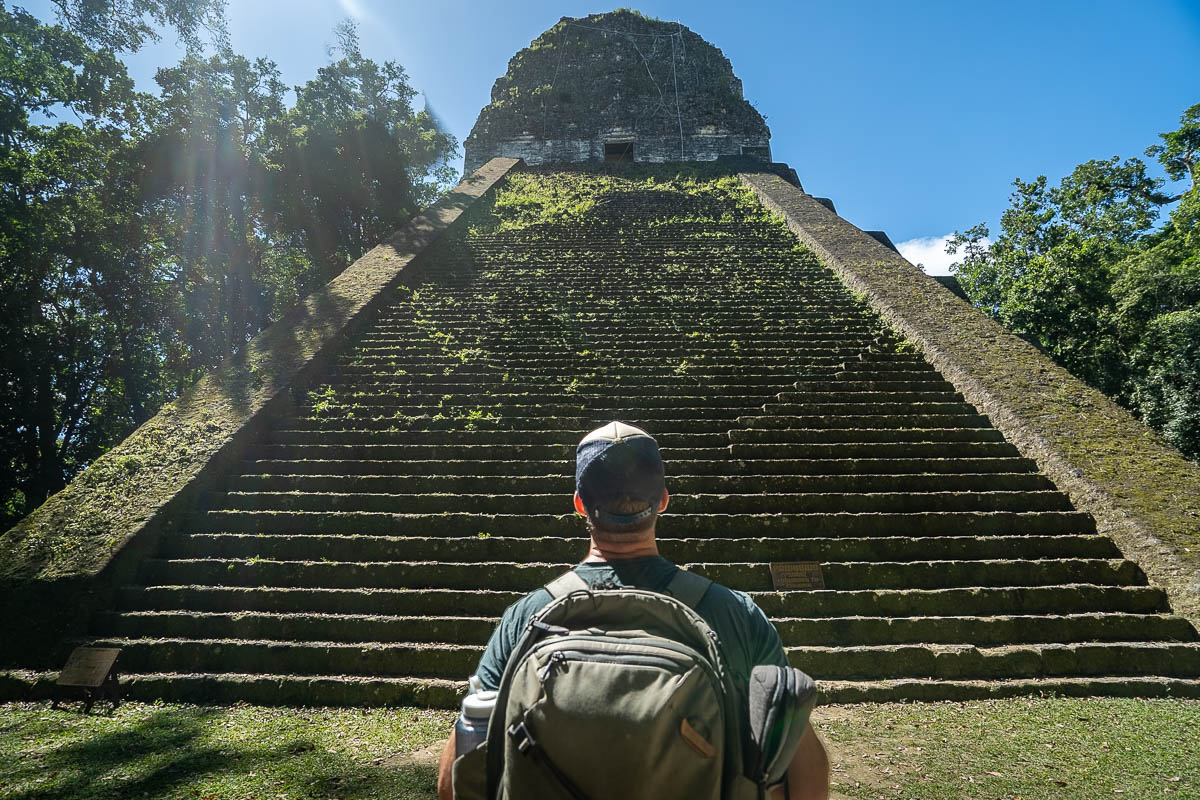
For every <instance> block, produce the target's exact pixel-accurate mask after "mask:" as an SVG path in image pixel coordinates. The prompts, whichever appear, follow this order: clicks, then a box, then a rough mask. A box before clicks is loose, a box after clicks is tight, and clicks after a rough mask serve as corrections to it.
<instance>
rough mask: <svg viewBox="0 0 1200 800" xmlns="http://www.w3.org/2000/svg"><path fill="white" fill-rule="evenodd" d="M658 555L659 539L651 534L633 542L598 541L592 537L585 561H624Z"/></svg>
mask: <svg viewBox="0 0 1200 800" xmlns="http://www.w3.org/2000/svg"><path fill="white" fill-rule="evenodd" d="M656 555H658V541H657V540H656V539H655V538H654V536H653V535H651V536H650V537H649V538H647V539H637V540H635V541H632V542H620V543H617V542H603V543H600V542H597V541H596V539H595V537H593V538H592V540H591V543H590V544H589V545H588V554H587V558H585V559H584V561H622V560H629V559H631V558H646V557H647V556H656Z"/></svg>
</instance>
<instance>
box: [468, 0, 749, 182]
mask: <svg viewBox="0 0 1200 800" xmlns="http://www.w3.org/2000/svg"><path fill="white" fill-rule="evenodd" d="M770 140H771V132H770V130H769V129H768V128H767V125H766V122H765V121H764V120H763V117H762V115H761V114H759V113H758V111H757V110H756V109H755V108H754V106H752V105H751V104H750V103H749V102H747V101H746V99H745V98H744V97H743V96H742V82H741V81H740V80H738V78H737V77H736V76H734V74H733V66H732V65H731V64H730V63H729V59H727V58H725V56H724V54H723V53H722V52H721V51H720V50H719V49H718V48H716V47H714V46H713V45H711V44H709V43H708V42H706V41H704V39H703V38H702V37H700V36H699V35H698V34H696V33H694V32H692V31H691V30H689V29H688V28H687V27H685V26H683V25H681V24H679V23H677V22H664V21H662V20H657V19H652V18H650V17H647V16H644V15H643V14H640V13H638V12H636V11H630V10H628V9H622V10H620V11H612V12H609V13H607V14H592V15H590V16H587V17H580V18H573V17H563V18H562V19H561V20H559V22H558V24H557V25H555V26H554V27H552V28H550V29H549V30H547V31H546V32H545V33H543V34H542V35H541V36H539V37H538V38H537V39H535V40H534V41H533V42H532V43H531V44H530V45H529V47H526V48H525V49H523V50H521V51H520V52H518V53H517V54H516V55H515V56H513V57H512V59H511V60H510V61H509V62H508V72H507V73H505V74H504V75H502V76H501V77H500V78H498V79H497V80H496V83H495V85H494V86H493V87H492V101H491V103H489V104H488V105H487V106H485V107H484V108H483V110H482V111H480V112H479V119H478V120H476V122H475V127H474V128H473V129H472V130H471V134H470V135H469V136H468V137H467V140H466V142H465V143H464V144H465V148H466V164H465V167H466V172H467V173H468V174H470V173H471V172H472V171H473V170H475V169H478V168H479V167H480V166H482V165H483V164H485V163H487V161H488V159H490V158H494V157H496V156H506V157H512V158H521V159H524V160H525V163H526V164H529V165H530V166H536V165H541V164H580V163H599V162H604V161H637V162H657V163H661V162H667V161H713V160H715V159H716V158H718V157H720V156H725V155H749V156H753V157H756V158H760V159H762V160H763V161H770V160H771V145H770Z"/></svg>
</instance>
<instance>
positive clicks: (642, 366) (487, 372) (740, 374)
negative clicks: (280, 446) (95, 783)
mask: <svg viewBox="0 0 1200 800" xmlns="http://www.w3.org/2000/svg"><path fill="white" fill-rule="evenodd" d="M839 363H840V362H839ZM808 366H809V362H804V361H796V362H795V363H788V362H781V363H778V364H768V363H763V362H762V361H757V360H754V361H748V362H746V363H739V362H737V361H736V360H734V359H724V360H722V361H721V362H715V363H709V362H708V361H695V362H692V361H689V362H688V363H687V365H681V363H680V362H679V361H677V362H675V363H673V364H672V363H668V362H665V361H664V362H652V361H642V362H639V363H635V364H628V365H626V364H585V365H581V364H578V363H573V364H562V365H560V366H558V367H555V365H547V364H535V363H532V362H531V363H529V364H516V365H509V364H488V363H482V362H473V361H468V362H459V363H457V364H449V363H445V364H441V363H437V362H434V363H432V364H428V365H425V364H419V363H418V364H410V365H403V364H400V365H397V366H396V367H395V368H392V367H388V366H387V365H384V364H342V365H340V366H339V367H338V371H339V372H340V373H341V374H342V375H347V376H354V375H389V374H395V375H406V376H407V377H409V378H412V377H414V376H415V375H417V374H418V373H416V372H415V371H414V370H417V369H418V368H421V369H422V374H428V375H432V376H444V375H445V374H446V373H445V372H444V370H450V371H451V372H452V373H453V374H455V375H461V376H464V377H465V376H475V377H477V378H480V379H482V378H498V377H500V376H502V375H504V374H506V373H507V374H509V375H510V376H512V377H511V380H512V381H513V382H514V383H515V382H517V381H518V380H519V379H521V378H523V377H524V376H526V375H535V376H543V375H552V374H567V375H570V374H572V373H578V372H594V373H596V374H598V375H608V376H611V377H612V379H613V380H617V379H621V380H624V379H625V378H627V377H628V378H636V377H647V378H654V379H655V380H656V381H657V380H661V378H662V375H663V373H664V372H665V373H674V374H675V375H678V376H683V375H691V376H713V377H725V378H733V377H736V378H737V379H738V380H740V381H744V380H745V379H747V378H754V377H757V378H760V379H766V378H775V379H782V380H795V379H796V378H797V377H800V376H802V375H804V374H805V372H806V369H807V367H808ZM813 366H814V367H816V368H819V367H820V366H821V364H820V363H816V362H814V363H813ZM827 366H831V365H827ZM864 374H868V373H864ZM910 374H911V373H904V372H895V373H887V375H889V376H892V375H894V376H896V377H895V378H894V379H895V380H906V379H907V376H908V375H910ZM834 375H835V377H836V375H837V373H836V372H835V373H834Z"/></svg>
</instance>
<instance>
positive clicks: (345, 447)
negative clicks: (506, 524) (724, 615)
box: [254, 442, 1015, 462]
mask: <svg viewBox="0 0 1200 800" xmlns="http://www.w3.org/2000/svg"><path fill="white" fill-rule="evenodd" d="M743 446H744V447H775V445H743ZM918 446H919V445H918ZM957 446H958V447H969V446H971V445H957ZM575 447H576V443H575V442H570V443H569V444H568V443H565V442H560V443H558V444H528V443H526V444H263V445H259V446H258V447H256V448H255V450H254V452H255V453H256V454H257V456H258V457H259V458H268V459H297V458H321V459H329V458H334V459H353V460H368V461H374V460H377V459H400V460H405V461H409V460H416V461H460V460H467V461H475V460H505V461H529V462H539V461H561V460H566V459H568V458H569V459H573V458H574V457H575ZM788 447H792V445H788ZM797 447H799V446H797ZM1001 447H1004V448H1008V449H1006V450H1005V451H1004V452H1003V455H1009V454H1010V453H1009V450H1011V449H1013V448H1011V445H1001ZM728 453H729V448H726V447H717V446H708V447H671V448H668V447H664V448H662V455H663V458H664V459H665V460H668V461H670V460H673V459H699V458H706V457H708V458H711V457H713V456H716V455H727V454H728ZM971 454H973V453H966V452H964V453H963V455H971ZM1000 454H1001V453H996V455H1000ZM1011 454H1012V455H1015V452H1013V453H1011ZM748 455H749V454H748ZM989 455H990V453H989Z"/></svg>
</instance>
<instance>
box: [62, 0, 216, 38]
mask: <svg viewBox="0 0 1200 800" xmlns="http://www.w3.org/2000/svg"><path fill="white" fill-rule="evenodd" d="M52 2H53V3H54V6H55V7H56V8H57V9H58V14H59V17H60V18H61V20H62V22H63V24H64V25H65V26H66V27H68V28H70V29H71V30H73V31H75V32H77V33H78V34H79V35H80V36H82V37H83V38H84V39H85V40H86V41H87V42H88V44H91V45H94V46H96V47H98V48H107V49H110V50H138V49H140V48H141V47H142V45H143V44H145V43H146V42H148V41H149V42H157V41H158V40H159V38H160V36H159V33H158V30H157V29H159V28H173V29H174V30H175V32H176V33H178V35H179V38H180V40H181V41H183V43H184V44H186V45H187V47H188V48H189V49H194V48H197V47H199V46H200V45H201V44H202V39H203V36H202V34H203V33H204V32H208V33H209V34H212V35H213V36H216V37H222V38H223V36H224V33H225V0H52Z"/></svg>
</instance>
